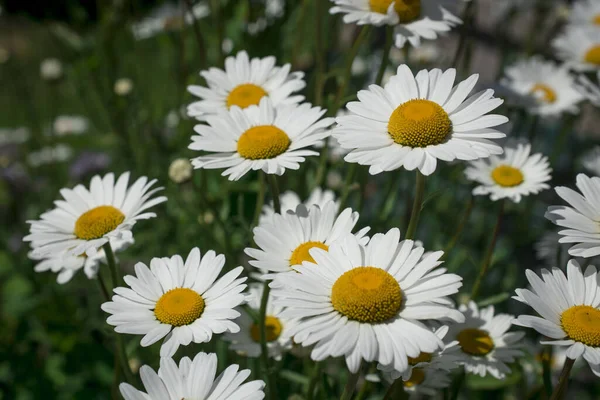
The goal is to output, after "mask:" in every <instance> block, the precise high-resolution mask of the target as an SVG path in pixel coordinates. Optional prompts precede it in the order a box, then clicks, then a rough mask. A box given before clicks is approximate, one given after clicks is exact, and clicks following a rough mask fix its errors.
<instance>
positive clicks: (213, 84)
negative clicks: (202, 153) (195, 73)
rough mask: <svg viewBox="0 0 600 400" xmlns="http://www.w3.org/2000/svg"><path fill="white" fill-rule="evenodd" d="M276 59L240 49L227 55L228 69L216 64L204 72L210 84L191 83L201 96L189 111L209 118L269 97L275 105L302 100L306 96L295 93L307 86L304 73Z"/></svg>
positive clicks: (193, 92)
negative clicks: (292, 70)
mask: <svg viewBox="0 0 600 400" xmlns="http://www.w3.org/2000/svg"><path fill="white" fill-rule="evenodd" d="M275 62H276V60H275V57H265V58H253V59H249V58H248V53H246V52H245V51H240V52H239V53H238V54H237V55H236V56H235V57H233V56H231V57H227V58H226V59H225V70H224V71H223V70H222V69H219V68H214V67H213V68H210V69H209V70H208V71H202V72H200V75H202V77H203V78H204V79H206V82H207V84H208V87H203V86H195V85H192V86H189V87H188V91H189V92H190V93H191V94H193V95H194V96H196V97H200V99H201V100H199V101H196V102H194V103H192V104H190V105H189V106H188V109H187V112H188V115H189V116H190V117H195V118H197V119H199V120H205V119H206V118H207V117H208V116H210V115H215V114H219V113H220V112H222V111H226V110H228V109H230V108H231V107H233V106H238V107H240V108H242V109H243V108H246V107H249V106H251V105H258V103H259V102H260V100H261V99H263V98H265V97H266V98H269V99H271V101H272V103H273V104H274V105H275V106H277V105H280V104H297V103H300V102H301V101H302V100H303V99H304V96H300V95H293V93H295V92H298V91H299V90H302V89H303V88H304V86H306V83H305V82H304V80H303V78H304V73H303V72H292V73H290V69H291V65H290V64H286V65H284V66H283V67H276V66H275Z"/></svg>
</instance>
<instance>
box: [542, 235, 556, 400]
mask: <svg viewBox="0 0 600 400" xmlns="http://www.w3.org/2000/svg"><path fill="white" fill-rule="evenodd" d="M559 248H560V246H559ZM557 267H558V265H557ZM559 268H560V267H559ZM545 347H546V348H544V349H543V350H542V352H541V355H542V378H543V381H544V390H545V391H546V398H548V397H549V396H550V393H552V366H551V365H550V363H551V361H552V346H545Z"/></svg>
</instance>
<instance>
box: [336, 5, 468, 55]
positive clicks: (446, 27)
mask: <svg viewBox="0 0 600 400" xmlns="http://www.w3.org/2000/svg"><path fill="white" fill-rule="evenodd" d="M332 1H333V2H334V3H335V6H334V7H332V8H331V10H330V12H331V13H332V14H335V13H342V14H344V22H345V23H347V24H349V23H356V24H358V25H375V26H381V25H392V26H394V27H395V30H394V36H395V44H396V46H397V47H400V48H401V47H404V45H405V44H406V41H408V42H409V43H410V44H411V45H412V46H414V47H418V46H419V45H420V44H421V38H423V39H436V38H437V37H438V35H439V34H442V33H445V32H448V31H450V30H451V29H452V28H453V27H455V26H457V25H459V24H461V23H462V21H461V20H460V18H458V17H456V16H455V15H454V14H453V13H455V12H458V11H459V10H458V4H457V3H458V2H457V1H456V0H332Z"/></svg>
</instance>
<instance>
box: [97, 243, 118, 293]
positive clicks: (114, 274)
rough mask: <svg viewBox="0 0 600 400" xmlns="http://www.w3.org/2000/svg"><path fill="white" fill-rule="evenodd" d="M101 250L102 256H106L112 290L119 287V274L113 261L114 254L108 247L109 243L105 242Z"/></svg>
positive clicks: (109, 246)
mask: <svg viewBox="0 0 600 400" xmlns="http://www.w3.org/2000/svg"><path fill="white" fill-rule="evenodd" d="M102 249H103V250H104V254H105V255H106V262H107V264H108V269H109V270H110V277H111V280H112V288H113V289H114V288H116V287H117V286H120V285H121V274H119V271H118V270H117V263H116V261H115V253H114V252H113V249H112V247H111V245H110V242H106V243H105V244H104V245H103V246H102Z"/></svg>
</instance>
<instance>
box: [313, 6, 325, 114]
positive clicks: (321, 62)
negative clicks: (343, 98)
mask: <svg viewBox="0 0 600 400" xmlns="http://www.w3.org/2000/svg"><path fill="white" fill-rule="evenodd" d="M324 3H325V2H324V1H322V0H315V5H314V7H315V52H316V67H317V68H316V69H317V70H316V78H315V105H316V106H320V105H321V104H323V85H324V74H325V67H326V66H325V50H324V49H325V46H324V44H325V42H324V40H323V10H322V6H323V4H324Z"/></svg>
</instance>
